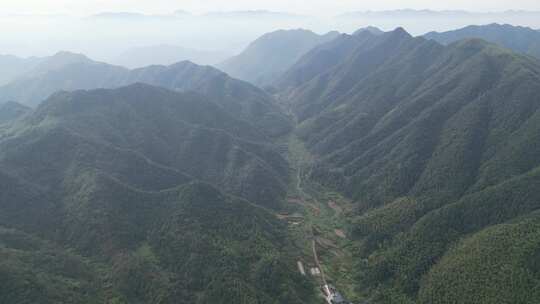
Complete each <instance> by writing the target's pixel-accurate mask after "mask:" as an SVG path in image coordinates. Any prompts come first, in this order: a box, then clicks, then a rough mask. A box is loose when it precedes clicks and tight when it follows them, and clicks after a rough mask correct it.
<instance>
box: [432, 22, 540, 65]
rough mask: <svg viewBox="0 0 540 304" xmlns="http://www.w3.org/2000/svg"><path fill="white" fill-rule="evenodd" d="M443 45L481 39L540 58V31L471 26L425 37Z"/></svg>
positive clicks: (499, 25)
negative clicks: (467, 39) (469, 39)
mask: <svg viewBox="0 0 540 304" xmlns="http://www.w3.org/2000/svg"><path fill="white" fill-rule="evenodd" d="M424 37H426V38H428V39H433V40H435V41H438V42H440V43H442V44H450V43H452V42H456V41H458V40H462V39H466V38H480V39H484V40H486V41H489V42H493V43H497V44H499V45H501V46H504V47H506V48H509V49H511V50H514V51H516V52H519V53H522V54H527V55H531V56H534V57H536V58H540V31H537V30H533V29H531V28H528V27H522V26H512V25H509V24H496V23H494V24H488V25H471V26H467V27H465V28H461V29H457V30H454V31H448V32H442V33H438V32H431V33H427V34H426V35H424Z"/></svg>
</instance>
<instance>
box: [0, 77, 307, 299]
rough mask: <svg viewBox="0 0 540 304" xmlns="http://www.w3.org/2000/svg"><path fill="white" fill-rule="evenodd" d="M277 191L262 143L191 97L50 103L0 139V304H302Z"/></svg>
mask: <svg viewBox="0 0 540 304" xmlns="http://www.w3.org/2000/svg"><path fill="white" fill-rule="evenodd" d="M287 183H288V166H287V163H286V161H285V160H284V159H283V158H282V157H281V155H280V154H279V153H278V152H276V151H275V148H274V147H273V145H272V144H271V142H270V141H268V139H267V137H266V136H264V135H262V134H261V133H259V132H258V131H257V130H256V129H255V128H253V127H252V126H251V125H250V124H248V123H247V122H245V121H242V120H238V119H236V118H234V117H232V116H231V115H230V114H228V112H227V111H225V110H224V109H222V107H220V106H218V105H216V104H214V103H212V102H209V101H207V100H206V99H205V98H202V97H200V96H199V95H195V94H180V93H175V92H171V91H168V90H166V89H160V88H155V87H151V86H148V85H133V86H130V87H126V88H122V89H117V90H96V91H88V92H87V91H79V92H74V93H58V94H55V95H54V96H53V97H51V98H50V99H49V100H47V101H46V102H44V103H43V104H42V105H41V106H40V107H39V108H38V109H36V110H35V111H33V112H32V113H30V114H29V115H27V116H25V117H24V118H22V119H20V120H18V121H17V122H15V123H14V124H12V125H10V126H9V127H8V128H7V129H5V130H3V131H2V133H1V135H0V226H1V227H3V228H2V230H0V255H1V256H2V259H1V260H2V262H0V274H1V275H0V278H1V280H2V286H1V287H0V297H1V298H0V300H1V301H2V302H6V303H115V304H120V303H126V304H127V303H130V304H132V303H135V304H136V303H190V304H191V303H200V304H206V303H218V304H219V303H223V304H226V303H244V304H252V303H260V304H280V303H293V304H302V303H306V304H307V303H312V302H313V301H314V297H315V293H314V287H313V286H312V285H311V284H310V282H309V281H307V280H305V279H304V278H303V277H301V276H300V275H299V274H298V273H297V271H296V269H295V268H294V265H295V263H296V261H295V259H294V258H293V256H292V255H291V252H292V251H293V250H292V243H291V240H290V239H289V236H288V235H287V231H286V227H285V226H284V224H283V223H282V222H281V221H279V220H278V219H277V218H276V216H275V211H270V210H272V209H275V210H277V209H280V208H281V206H282V204H283V199H284V197H285V195H286V190H287ZM225 193H228V194H225Z"/></svg>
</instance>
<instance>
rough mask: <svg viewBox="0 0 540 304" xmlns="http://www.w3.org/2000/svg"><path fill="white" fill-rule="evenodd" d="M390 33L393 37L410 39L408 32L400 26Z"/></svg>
mask: <svg viewBox="0 0 540 304" xmlns="http://www.w3.org/2000/svg"><path fill="white" fill-rule="evenodd" d="M390 33H392V34H393V35H399V36H407V37H411V38H412V36H411V34H409V32H407V31H406V30H405V29H404V28H402V27H401V26H400V27H397V28H396V29H395V30H393V31H391V32H390Z"/></svg>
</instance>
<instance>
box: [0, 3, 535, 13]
mask: <svg viewBox="0 0 540 304" xmlns="http://www.w3.org/2000/svg"><path fill="white" fill-rule="evenodd" d="M398 8H415V9H424V8H427V9H436V10H442V9H464V10H475V11H494V10H508V9H513V10H540V1H539V0H512V1H509V0H407V1H403V0H0V11H1V12H3V13H47V14H49V13H68V14H77V15H88V14H93V13H96V12H102V11H130V12H144V13H169V12H171V11H175V10H178V9H183V10H187V11H190V12H194V13H203V12H207V11H221V10H226V11H228V10H248V9H249V10H251V9H268V10H278V11H288V12H295V13H305V14H317V15H333V14H339V13H342V12H345V11H351V10H384V9H398Z"/></svg>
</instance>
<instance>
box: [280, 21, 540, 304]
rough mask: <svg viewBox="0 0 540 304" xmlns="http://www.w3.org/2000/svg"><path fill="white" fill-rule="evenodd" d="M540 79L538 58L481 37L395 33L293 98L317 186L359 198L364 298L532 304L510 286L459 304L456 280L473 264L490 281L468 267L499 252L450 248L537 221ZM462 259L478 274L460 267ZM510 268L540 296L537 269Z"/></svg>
mask: <svg viewBox="0 0 540 304" xmlns="http://www.w3.org/2000/svg"><path fill="white" fill-rule="evenodd" d="M539 77H540V62H539V61H537V60H535V59H534V58H532V57H527V56H521V55H517V54H515V53H512V52H511V51H507V50H505V49H502V48H500V47H498V46H495V45H492V44H489V43H487V42H484V41H481V40H477V39H471V40H464V41H459V42H457V43H454V44H451V45H449V46H447V47H444V46H442V45H439V44H437V43H436V42H434V41H429V40H426V39H424V38H413V37H411V36H410V35H408V34H407V33H406V32H404V31H403V30H401V29H397V30H395V31H393V32H389V33H385V34H382V35H378V36H373V37H372V38H371V39H368V40H365V41H363V43H359V44H358V45H357V46H355V50H354V51H353V52H351V54H350V55H348V56H347V57H345V58H344V59H343V60H342V61H341V62H339V63H337V64H333V67H329V69H325V70H324V71H322V72H321V73H319V74H318V75H316V76H314V77H313V78H312V79H311V80H309V81H307V82H305V83H303V84H301V85H300V86H298V87H296V88H294V87H293V88H292V89H289V91H288V93H287V94H288V96H291V97H292V100H291V104H292V107H293V111H294V112H295V113H296V115H297V116H298V118H299V121H300V122H301V126H300V129H299V130H298V134H299V135H300V136H301V137H302V138H303V139H304V140H305V142H306V144H307V147H308V148H309V149H310V150H311V152H313V153H314V154H315V155H316V156H317V163H316V165H315V167H314V168H313V171H312V173H311V178H312V179H314V180H316V181H318V182H320V183H322V184H324V185H326V186H328V187H331V188H333V189H336V190H339V191H341V192H343V193H345V194H346V195H348V196H349V197H350V198H352V199H353V200H354V201H355V205H356V211H355V212H356V217H355V219H354V220H353V221H354V224H353V228H352V231H351V232H352V233H353V235H354V236H355V238H356V239H357V241H358V242H359V251H358V257H357V259H358V260H359V261H361V260H362V259H366V261H367V263H366V264H364V263H359V265H358V274H359V276H358V278H359V282H360V283H359V287H360V286H361V287H360V288H361V289H362V290H364V291H367V292H369V293H370V294H372V295H373V296H374V298H373V300H374V301H375V302H377V303H379V302H380V303H406V302H407V301H409V302H411V303H413V302H416V301H421V302H423V303H456V302H459V303H490V299H493V298H495V297H497V295H499V294H498V293H496V292H494V290H496V289H498V288H499V289H500V291H502V290H504V291H505V292H508V297H507V298H506V299H509V300H508V301H509V302H508V303H511V302H512V303H515V302H520V299H521V300H522V301H521V302H522V303H532V302H530V299H531V298H520V297H521V296H524V295H522V290H521V289H520V288H521V287H519V286H518V285H517V284H513V283H512V284H513V285H512V284H511V282H512V281H511V280H513V277H512V276H501V279H500V280H499V281H490V284H492V285H490V286H489V287H485V288H486V289H484V288H478V289H475V290H470V289H468V290H470V293H469V294H468V295H467V296H462V297H460V296H459V293H458V290H459V287H456V286H458V285H459V284H466V283H465V282H466V281H459V278H458V277H452V274H450V273H448V272H446V271H450V270H448V269H452V271H455V270H456V269H458V268H456V267H468V269H467V270H466V271H464V272H463V275H464V276H465V275H467V276H468V277H467V278H468V280H478V281H476V282H477V283H475V284H482V282H484V283H487V282H486V280H487V279H486V277H487V274H486V273H481V271H482V270H481V269H480V268H478V267H476V266H474V267H473V266H472V264H474V262H472V261H480V260H482V256H481V255H480V254H482V252H483V251H487V252H491V251H496V250H497V249H496V248H488V247H489V244H488V242H487V241H482V246H484V247H485V248H484V250H483V251H482V250H477V251H473V250H472V249H470V248H469V249H463V251H459V249H456V250H458V251H453V249H452V248H454V247H455V246H461V245H459V244H461V243H460V242H462V241H463V240H464V239H465V238H468V237H471V238H475V237H476V233H479V235H478V237H477V238H478V239H479V240H480V239H482V238H486V237H489V236H485V235H482V234H481V233H482V231H483V230H484V229H488V231H489V229H490V227H495V226H496V225H504V224H506V223H509V222H512V221H519V220H518V218H520V217H523V216H527V215H529V214H531V213H532V212H534V211H535V210H538V207H539V206H538V205H537V204H536V201H537V196H538V193H537V192H538V191H536V189H538V185H536V177H537V171H535V168H537V167H538V166H539V165H540V159H539V158H538V157H537V155H538V153H539V152H540V151H538V149H537V148H538V147H539V146H540V141H539V140H540V138H539V137H538V136H537V135H536V134H540V129H538V128H539V126H540V116H539V106H540V103H539V102H538V99H537V95H538V92H540V79H539ZM494 229H496V228H494ZM486 233H489V232H486ZM516 233H517V232H516ZM531 238H534V235H531ZM463 242H467V241H466V240H465V241H463ZM479 242H480V241H479ZM522 245H523V246H529V245H530V246H532V247H527V248H525V247H523V248H516V249H515V250H516V253H515V254H522V255H523V256H522V257H521V258H522V259H523V260H526V259H528V258H533V257H534V256H536V252H538V249H539V248H538V247H534V246H537V245H534V244H529V243H527V245H525V244H521V243H516V246H518V247H519V246H522ZM463 246H466V245H463ZM464 251H466V252H467V253H464ZM456 252H459V253H456ZM458 254H467V255H468V256H467V259H468V260H471V262H470V263H471V264H467V265H468V266H460V264H458V263H460V262H461V259H462V258H463V257H462V256H459V257H456V255H458ZM492 258H493V263H501V260H500V259H502V257H497V256H493V257H492ZM496 259H499V260H496ZM504 262H505V263H507V262H508V264H506V265H507V266H505V267H508V268H509V270H508V271H516V273H518V272H519V271H525V272H527V271H529V272H531V273H532V274H531V276H530V279H527V280H529V281H527V282H528V283H527V284H526V285H524V286H529V287H531V286H536V285H535V284H536V283H535V282H536V281H535V279H534V278H535V274H534V270H533V269H529V268H527V267H528V266H527V265H525V266H523V265H524V264H523V263H522V262H516V264H512V263H514V262H511V261H504ZM520 263H521V264H520ZM440 264H443V265H440ZM518 267H521V268H518ZM460 269H461V268H460ZM457 271H458V272H459V270H457ZM477 271H478V272H477ZM447 278H448V280H454V281H450V282H447V281H446V280H447ZM482 280H484V281H482ZM508 280H510V281H508ZM452 282H456V283H455V284H456V285H452V284H453V283H452ZM524 284H525V283H524ZM503 285H504V288H503ZM442 286H444V288H443V287H442ZM475 286H477V285H475ZM454 287H455V288H454ZM487 288H490V289H489V290H488V289H487ZM419 291H420V293H419ZM445 292H447V293H446V294H445ZM488 294H489V295H488ZM483 296H486V297H485V298H482V297H483ZM473 299H482V300H481V301H474V300H473ZM526 299H528V300H526ZM445 301H446V302H445Z"/></svg>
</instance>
